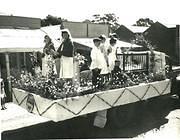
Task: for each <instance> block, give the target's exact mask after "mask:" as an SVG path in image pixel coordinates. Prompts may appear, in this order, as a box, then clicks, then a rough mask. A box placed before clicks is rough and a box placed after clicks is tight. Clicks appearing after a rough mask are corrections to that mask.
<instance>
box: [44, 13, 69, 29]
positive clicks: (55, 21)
mask: <svg viewBox="0 0 180 140" xmlns="http://www.w3.org/2000/svg"><path fill="white" fill-rule="evenodd" d="M63 21H67V19H63V18H61V17H55V16H52V15H48V16H46V18H45V19H41V26H42V27H44V26H50V25H61V24H62V22H63Z"/></svg>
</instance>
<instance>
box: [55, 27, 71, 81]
mask: <svg viewBox="0 0 180 140" xmlns="http://www.w3.org/2000/svg"><path fill="white" fill-rule="evenodd" d="M61 33H62V34H61V35H62V43H61V45H60V47H59V48H58V50H57V52H58V57H59V58H60V71H59V78H62V79H66V80H68V79H69V80H72V78H73V76H74V72H73V55H74V45H73V42H72V40H71V34H70V32H69V30H67V29H63V30H62V31H61Z"/></svg>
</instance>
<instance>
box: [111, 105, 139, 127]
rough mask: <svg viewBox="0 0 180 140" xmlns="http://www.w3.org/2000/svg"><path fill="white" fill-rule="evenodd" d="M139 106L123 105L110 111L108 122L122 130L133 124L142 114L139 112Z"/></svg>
mask: <svg viewBox="0 0 180 140" xmlns="http://www.w3.org/2000/svg"><path fill="white" fill-rule="evenodd" d="M137 109H138V105H134V104H130V105H122V106H119V107H115V108H112V109H110V110H109V111H108V121H109V123H110V125H112V126H113V127H116V128H122V127H125V126H127V125H129V124H131V123H132V122H133V121H134V120H135V119H136V118H137V117H138V118H139V116H140V114H138V112H137Z"/></svg>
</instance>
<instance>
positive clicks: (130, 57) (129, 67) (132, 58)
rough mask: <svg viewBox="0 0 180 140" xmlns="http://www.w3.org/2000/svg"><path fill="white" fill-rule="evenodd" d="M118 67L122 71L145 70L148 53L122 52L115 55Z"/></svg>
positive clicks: (147, 66) (147, 67) (147, 62)
mask: <svg viewBox="0 0 180 140" xmlns="http://www.w3.org/2000/svg"><path fill="white" fill-rule="evenodd" d="M117 58H118V60H120V62H121V64H120V67H121V69H122V70H123V71H124V72H127V71H133V72H145V73H147V74H148V70H149V54H148V52H145V53H122V54H118V55H117Z"/></svg>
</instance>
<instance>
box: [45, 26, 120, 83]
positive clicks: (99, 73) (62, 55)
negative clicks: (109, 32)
mask: <svg viewBox="0 0 180 140" xmlns="http://www.w3.org/2000/svg"><path fill="white" fill-rule="evenodd" d="M61 33H62V39H61V44H60V46H59V48H58V49H57V51H56V50H55V47H54V45H53V43H52V40H51V38H50V37H49V36H48V35H45V37H44V42H45V46H44V48H43V55H42V56H43V58H42V75H43V76H47V75H48V74H49V72H51V73H52V71H53V72H54V73H56V74H57V75H58V77H59V78H63V79H72V78H73V76H74V72H73V57H74V55H75V51H74V50H75V49H74V45H73V42H72V38H71V34H70V32H69V30H67V29H63V30H62V31H61ZM93 43H94V47H93V48H92V50H91V55H90V57H91V60H92V61H91V64H90V70H91V71H92V84H93V85H97V82H98V78H100V77H101V79H102V77H103V78H104V80H103V81H106V80H108V79H109V76H110V74H111V72H112V71H113V69H114V66H115V62H116V60H117V56H116V53H117V46H116V43H117V38H116V37H114V36H111V37H110V39H107V37H106V36H105V35H100V36H99V37H97V38H94V39H93Z"/></svg>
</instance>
